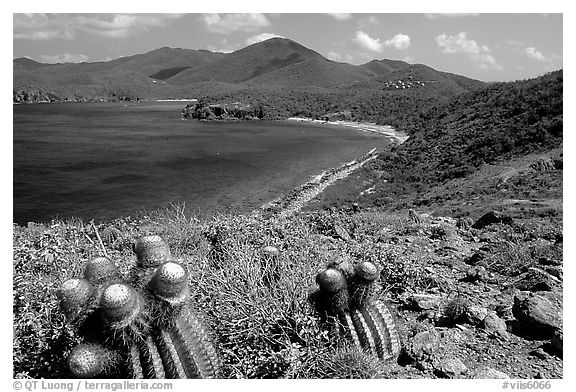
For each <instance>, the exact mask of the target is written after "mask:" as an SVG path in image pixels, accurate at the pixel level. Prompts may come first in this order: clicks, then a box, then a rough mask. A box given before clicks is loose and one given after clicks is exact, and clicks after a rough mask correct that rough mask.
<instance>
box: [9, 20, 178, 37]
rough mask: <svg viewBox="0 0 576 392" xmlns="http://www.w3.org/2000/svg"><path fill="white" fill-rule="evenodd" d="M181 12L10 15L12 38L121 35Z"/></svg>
mask: <svg viewBox="0 0 576 392" xmlns="http://www.w3.org/2000/svg"><path fill="white" fill-rule="evenodd" d="M180 16H182V14H104V15H96V14H84V15H79V14H14V19H13V22H14V24H13V25H14V31H13V33H14V34H13V36H14V38H15V39H29V40H49V39H56V38H60V39H71V38H74V37H75V36H76V34H77V33H78V32H84V33H89V34H96V35H100V36H103V37H107V38H122V37H127V36H129V35H131V34H134V33H137V32H141V31H146V30H148V29H149V28H151V27H162V26H165V25H166V24H168V23H169V22H170V21H172V20H174V19H176V18H179V17H180Z"/></svg>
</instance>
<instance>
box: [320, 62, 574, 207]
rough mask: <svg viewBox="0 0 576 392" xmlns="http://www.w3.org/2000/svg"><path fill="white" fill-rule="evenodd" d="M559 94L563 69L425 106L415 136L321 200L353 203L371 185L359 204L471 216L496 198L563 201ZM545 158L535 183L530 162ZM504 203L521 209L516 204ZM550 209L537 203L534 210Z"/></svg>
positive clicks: (410, 127)
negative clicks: (542, 169) (423, 209)
mask: <svg viewBox="0 0 576 392" xmlns="http://www.w3.org/2000/svg"><path fill="white" fill-rule="evenodd" d="M562 93H563V72H562V71H561V70H560V71H556V72H552V73H549V74H546V75H544V76H542V77H539V78H535V79H530V80H523V81H517V82H509V83H496V84H493V85H490V86H488V87H486V88H484V89H481V90H478V91H475V92H472V93H467V94H462V95H458V96H455V97H453V98H452V99H450V100H449V101H448V102H446V103H444V104H441V105H436V106H432V107H430V108H428V109H426V110H423V111H421V112H420V113H419V114H418V115H417V116H415V117H417V119H413V120H412V121H411V122H407V123H406V124H405V130H406V132H407V133H409V134H410V135H411V136H410V138H409V139H408V140H407V141H406V142H405V143H403V144H402V145H400V146H397V147H395V148H393V149H392V150H391V151H388V152H383V153H381V154H380V155H379V157H378V158H377V159H375V160H374V161H372V162H371V163H370V164H369V165H367V166H366V167H365V168H364V171H362V172H360V173H359V174H358V176H357V177H356V178H351V179H349V180H347V184H342V186H341V187H340V188H339V189H333V190H329V191H328V192H327V193H326V194H325V195H323V197H324V200H323V201H322V202H321V203H320V204H322V203H324V204H326V205H340V204H350V203H351V202H352V201H358V200H357V199H358V193H359V192H361V191H365V190H366V189H370V192H368V193H365V192H363V196H362V197H360V201H361V202H362V203H364V204H365V205H367V206H372V205H378V206H381V207H382V208H387V209H395V208H401V209H402V208H410V207H412V208H424V207H425V208H427V209H430V210H434V209H439V210H442V211H445V210H449V211H450V212H451V213H458V214H461V215H466V214H468V213H469V211H470V210H471V209H472V207H470V205H489V204H494V203H495V202H496V201H498V200H500V202H502V201H505V200H512V199H523V200H539V199H541V198H542V197H544V195H545V194H548V196H549V197H552V198H555V199H558V198H560V200H561V190H562V171H561V168H562V165H561V160H562V158H561V156H562V150H561V149H562V144H563V98H562ZM527 157H531V158H527ZM540 160H543V161H544V162H549V163H550V164H549V165H548V164H543V165H544V166H545V167H549V169H550V170H548V169H547V170H544V172H543V173H540V176H539V177H538V178H540V180H536V179H534V178H532V177H533V175H532V174H530V173H532V172H531V171H530V169H528V167H529V166H530V165H531V164H534V165H535V167H537V166H538V162H539V161H540ZM535 162H536V163H535ZM555 168H559V169H560V170H554V169H555ZM516 175H518V176H519V177H518V176H516ZM542 176H544V178H545V180H544V179H543V177H542ZM511 178H514V179H513V180H512V179H511ZM509 179H510V180H509ZM538 181H540V182H538ZM543 181H544V182H543ZM361 184H363V185H361ZM543 184H547V185H543ZM360 185H361V186H360ZM359 186H360V188H361V189H358V187H359ZM552 190H554V191H553V192H552V193H554V195H552V193H549V192H551V191H552ZM558 191H559V192H560V194H558ZM331 192H333V193H331ZM551 195H552V196H551ZM520 196H521V197H520ZM471 200H475V201H474V202H472V201H471ZM463 201H464V202H465V203H464V204H462V203H463ZM504 204H506V203H504ZM528 204H530V203H528ZM560 204H561V203H560ZM466 206H467V207H466ZM316 207H318V205H317V206H316ZM499 207H502V208H505V209H509V208H511V207H512V210H513V211H514V212H515V213H518V214H520V215H522V214H523V213H522V212H520V211H518V208H513V207H514V206H513V205H508V204H506V205H503V204H502V203H500V205H499ZM516 207H517V206H516ZM532 207H534V206H532ZM541 207H542V205H541ZM544 207H546V206H544ZM545 209H546V208H535V209H534V208H532V210H531V213H532V214H537V213H541V212H542V211H543V210H545ZM529 210H530V209H529V208H528V209H526V211H524V212H526V213H528V212H530V211H529Z"/></svg>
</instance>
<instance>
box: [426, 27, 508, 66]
mask: <svg viewBox="0 0 576 392" xmlns="http://www.w3.org/2000/svg"><path fill="white" fill-rule="evenodd" d="M436 43H437V44H438V46H439V47H440V50H441V51H442V53H444V54H455V53H463V54H466V55H468V57H469V58H470V59H471V60H473V61H475V62H477V63H478V64H479V66H480V68H482V69H485V70H487V69H502V66H501V65H500V64H498V62H496V59H495V58H494V56H492V55H491V54H490V48H489V47H488V46H486V45H479V44H478V43H477V42H476V41H474V40H472V39H468V33H465V32H460V33H458V34H457V35H446V34H440V35H439V36H437V37H436Z"/></svg>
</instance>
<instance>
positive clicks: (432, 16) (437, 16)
mask: <svg viewBox="0 0 576 392" xmlns="http://www.w3.org/2000/svg"><path fill="white" fill-rule="evenodd" d="M476 16H480V14H473V13H470V14H466V13H459V14H458V13H452V14H451V13H446V14H424V17H425V18H426V19H440V18H466V17H476Z"/></svg>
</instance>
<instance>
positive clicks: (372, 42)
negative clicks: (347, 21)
mask: <svg viewBox="0 0 576 392" xmlns="http://www.w3.org/2000/svg"><path fill="white" fill-rule="evenodd" d="M354 40H355V41H356V43H357V44H358V45H360V46H361V47H362V48H364V49H368V50H371V51H372V52H382V50H383V49H384V45H383V44H382V43H381V42H380V40H379V39H378V38H372V37H370V36H369V35H368V34H366V33H365V32H363V31H360V30H359V31H357V32H356V38H354Z"/></svg>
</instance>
